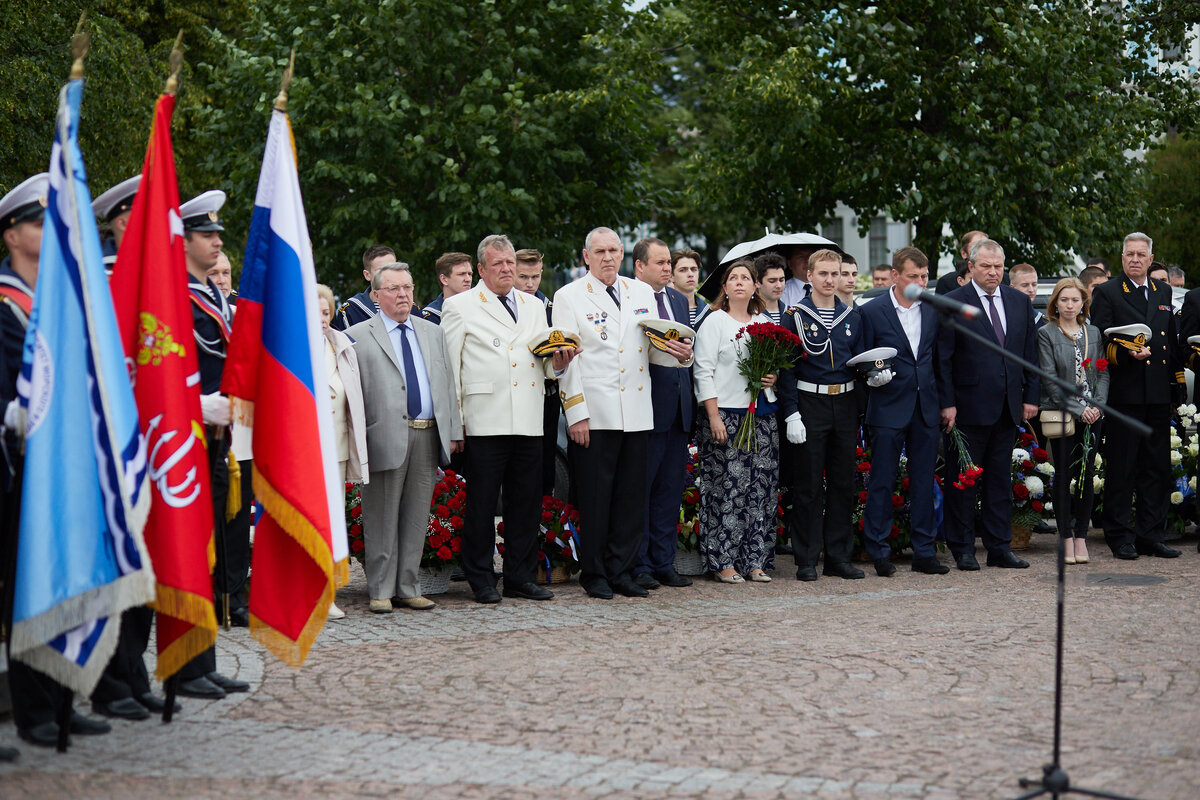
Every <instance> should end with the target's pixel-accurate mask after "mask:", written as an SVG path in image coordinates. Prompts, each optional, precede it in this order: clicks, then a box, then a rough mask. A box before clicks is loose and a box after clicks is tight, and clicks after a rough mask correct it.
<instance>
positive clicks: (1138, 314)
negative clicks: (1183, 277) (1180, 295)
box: [1091, 275, 1186, 405]
mask: <svg viewBox="0 0 1200 800" xmlns="http://www.w3.org/2000/svg"><path fill="white" fill-rule="evenodd" d="M1147 281H1148V285H1149V286H1150V298H1149V301H1147V299H1146V297H1145V296H1144V295H1143V294H1142V292H1141V291H1139V290H1138V288H1137V286H1136V285H1135V284H1134V283H1133V281H1131V280H1130V279H1129V278H1127V277H1125V276H1124V275H1122V276H1121V277H1120V278H1119V279H1117V278H1114V279H1113V280H1110V281H1107V282H1105V283H1102V284H1100V285H1099V286H1097V287H1095V289H1094V290H1093V291H1092V315H1091V317H1092V318H1091V323H1092V324H1093V325H1095V326H1096V327H1097V328H1099V329H1100V332H1101V333H1104V331H1106V330H1108V329H1109V328H1113V327H1119V326H1122V325H1132V324H1134V323H1139V322H1140V323H1143V324H1145V325H1148V326H1149V327H1150V338H1149V339H1147V340H1146V345H1147V346H1148V347H1149V348H1150V357H1149V358H1147V359H1145V360H1144V361H1139V360H1138V359H1136V358H1134V357H1133V355H1132V354H1131V353H1130V351H1129V350H1126V349H1125V348H1124V347H1122V346H1121V345H1119V344H1116V343H1115V342H1112V341H1110V340H1109V339H1108V338H1107V337H1105V358H1107V359H1108V369H1109V371H1110V372H1111V373H1112V379H1111V383H1110V385H1109V393H1108V398H1109V402H1111V403H1114V404H1117V405H1161V404H1170V403H1174V402H1176V400H1178V399H1181V396H1180V395H1179V394H1177V393H1178V392H1179V391H1180V389H1177V388H1176V387H1182V386H1183V385H1184V379H1183V359H1182V358H1181V357H1180V353H1181V352H1182V351H1181V348H1180V347H1179V341H1178V337H1177V334H1176V331H1175V314H1174V311H1173V308H1172V306H1171V287H1170V286H1168V285H1167V284H1165V283H1161V282H1159V281H1154V280H1149V279H1147ZM1185 341H1186V339H1185Z"/></svg>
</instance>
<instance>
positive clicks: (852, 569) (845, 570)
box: [821, 562, 867, 581]
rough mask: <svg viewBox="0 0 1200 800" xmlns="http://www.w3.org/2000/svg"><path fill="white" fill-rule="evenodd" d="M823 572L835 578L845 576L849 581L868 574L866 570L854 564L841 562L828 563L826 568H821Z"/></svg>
mask: <svg viewBox="0 0 1200 800" xmlns="http://www.w3.org/2000/svg"><path fill="white" fill-rule="evenodd" d="M821 574H822V575H828V576H830V577H833V578H845V579H846V580H848V581H853V580H858V579H859V578H865V577H866V576H867V574H866V573H865V572H863V571H862V570H861V569H859V568H858V567H856V566H854V565H853V564H841V563H838V562H834V563H832V564H826V565H825V568H824V569H823V570H821Z"/></svg>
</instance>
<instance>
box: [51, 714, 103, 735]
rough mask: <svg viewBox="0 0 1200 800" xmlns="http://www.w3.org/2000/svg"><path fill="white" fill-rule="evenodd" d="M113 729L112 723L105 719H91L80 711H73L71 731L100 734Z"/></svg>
mask: <svg viewBox="0 0 1200 800" xmlns="http://www.w3.org/2000/svg"><path fill="white" fill-rule="evenodd" d="M55 727H56V728H57V727H58V726H57V725H56V726H55ZM111 730H112V725H109V724H108V723H107V722H104V721H103V720H98V719H89V718H88V717H85V716H84V715H83V714H80V713H79V712H78V711H74V710H73V711H71V733H77V734H79V735H80V736H99V735H100V734H102V733H108V732H109V731H111Z"/></svg>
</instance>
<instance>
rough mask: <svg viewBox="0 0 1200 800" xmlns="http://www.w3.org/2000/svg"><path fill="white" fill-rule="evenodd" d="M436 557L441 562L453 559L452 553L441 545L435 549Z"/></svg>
mask: <svg viewBox="0 0 1200 800" xmlns="http://www.w3.org/2000/svg"><path fill="white" fill-rule="evenodd" d="M437 557H438V558H440V559H441V560H442V561H449V560H450V559H452V558H454V553H453V552H451V550H450V548H449V547H446V546H445V545H442V546H441V547H439V548H438V549H437Z"/></svg>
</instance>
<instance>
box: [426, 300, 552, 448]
mask: <svg viewBox="0 0 1200 800" xmlns="http://www.w3.org/2000/svg"><path fill="white" fill-rule="evenodd" d="M513 294H514V295H515V299H516V303H517V321H516V322H513V319H512V317H511V316H509V314H508V312H507V311H505V310H504V306H503V305H502V304H501V303H500V301H499V300H498V299H497V298H496V295H495V294H494V293H493V292H491V291H489V290H488V288H487V285H486V284H484V282H483V281H480V282H479V283H477V284H476V285H475V286H473V287H472V288H471V289H468V290H467V291H465V292H462V293H460V294H456V295H454V296H453V297H451V298H448V299H447V300H446V302H445V303H444V304H443V305H442V324H441V328H442V334H443V336H444V337H445V339H446V354H447V358H448V359H449V361H450V369H451V371H452V372H453V373H454V387H455V389H457V390H458V402H459V407H460V408H461V409H462V420H463V430H464V431H465V433H466V435H467V436H541V435H542V411H543V402H544V399H545V381H546V378H553V377H554V367H553V365H552V361H551V359H549V358H538V357H536V356H534V355H533V354H532V353H530V352H529V340H530V339H532V338H533V337H534V336H536V335H537V334H539V333H542V332H544V331H545V330H546V304H545V303H543V302H542V301H541V300H539V299H538V298H536V297H534V296H533V295H531V294H526V293H525V292H513Z"/></svg>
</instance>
